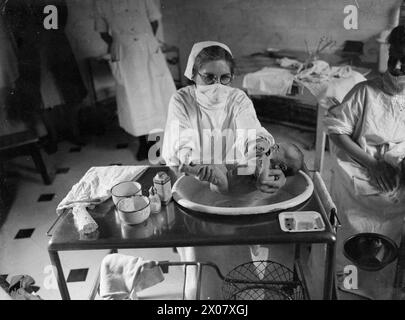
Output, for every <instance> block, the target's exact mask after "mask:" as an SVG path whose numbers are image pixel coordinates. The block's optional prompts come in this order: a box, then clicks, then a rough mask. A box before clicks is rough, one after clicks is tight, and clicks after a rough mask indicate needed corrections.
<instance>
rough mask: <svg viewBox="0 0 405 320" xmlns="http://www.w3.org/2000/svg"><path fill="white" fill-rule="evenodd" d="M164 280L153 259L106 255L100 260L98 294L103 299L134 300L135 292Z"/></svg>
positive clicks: (115, 254) (135, 297) (116, 254)
mask: <svg viewBox="0 0 405 320" xmlns="http://www.w3.org/2000/svg"><path fill="white" fill-rule="evenodd" d="M163 280H164V276H163V273H162V270H161V269H160V267H158V266H157V265H156V262H155V261H146V260H143V259H142V258H138V257H132V256H127V255H122V254H118V253H114V254H109V255H107V256H106V257H105V258H104V259H103V261H102V262H101V269H100V296H101V297H102V298H103V299H105V300H136V299H137V295H136V293H137V292H139V291H141V290H144V289H147V288H150V287H152V286H154V285H156V284H158V283H160V282H162V281H163Z"/></svg>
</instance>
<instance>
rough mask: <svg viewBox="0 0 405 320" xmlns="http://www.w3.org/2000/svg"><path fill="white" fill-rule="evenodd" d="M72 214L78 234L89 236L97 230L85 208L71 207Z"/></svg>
mask: <svg viewBox="0 0 405 320" xmlns="http://www.w3.org/2000/svg"><path fill="white" fill-rule="evenodd" d="M72 213H73V217H74V220H75V223H76V227H77V229H78V230H79V232H80V233H83V234H89V233H93V232H94V231H96V230H97V229H98V225H97V222H96V221H94V219H93V218H92V216H91V215H90V214H89V212H88V211H87V209H86V207H83V206H76V207H73V209H72Z"/></svg>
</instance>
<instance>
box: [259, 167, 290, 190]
mask: <svg viewBox="0 0 405 320" xmlns="http://www.w3.org/2000/svg"><path fill="white" fill-rule="evenodd" d="M286 181H287V179H286V177H285V175H284V173H283V171H281V170H280V169H269V170H268V171H267V174H266V175H264V176H263V175H261V176H260V177H259V179H258V180H257V188H258V189H259V190H260V191H261V192H265V193H276V192H277V191H278V190H279V189H280V188H281V187H282V186H284V184H285V182H286Z"/></svg>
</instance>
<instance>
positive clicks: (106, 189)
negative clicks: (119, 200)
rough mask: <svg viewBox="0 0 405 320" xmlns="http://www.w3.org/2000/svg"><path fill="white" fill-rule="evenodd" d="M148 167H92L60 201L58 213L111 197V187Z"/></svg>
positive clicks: (130, 178)
mask: <svg viewBox="0 0 405 320" xmlns="http://www.w3.org/2000/svg"><path fill="white" fill-rule="evenodd" d="M146 169H147V166H108V167H92V168H90V169H89V170H88V171H87V172H86V174H85V175H84V177H83V178H81V179H80V181H79V182H78V183H76V184H75V185H74V186H73V187H72V189H71V190H70V191H69V193H68V195H67V196H66V197H65V198H64V199H63V200H62V201H61V203H59V205H58V207H57V209H56V213H57V214H58V215H59V214H61V213H62V212H63V211H64V210H65V209H70V208H73V207H74V206H82V207H89V206H93V205H96V204H99V203H101V202H103V201H105V200H107V199H109V198H110V197H111V191H110V190H111V188H112V187H113V186H114V185H115V184H117V183H119V182H122V181H128V180H133V179H135V178H136V177H138V176H139V175H140V174H141V173H143V172H144V171H145V170H146Z"/></svg>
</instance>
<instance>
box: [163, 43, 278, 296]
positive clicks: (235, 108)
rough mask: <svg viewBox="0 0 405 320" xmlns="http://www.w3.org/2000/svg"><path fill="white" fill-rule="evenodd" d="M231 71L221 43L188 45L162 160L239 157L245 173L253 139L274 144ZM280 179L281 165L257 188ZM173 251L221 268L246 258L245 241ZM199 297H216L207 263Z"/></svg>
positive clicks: (234, 160)
mask: <svg viewBox="0 0 405 320" xmlns="http://www.w3.org/2000/svg"><path fill="white" fill-rule="evenodd" d="M233 74H234V60H233V57H232V53H231V51H230V49H229V48H228V47H227V46H226V45H224V44H222V43H219V42H213V41H205V42H200V43H196V44H195V45H194V46H193V48H192V50H191V54H190V56H189V59H188V63H187V68H186V72H185V76H186V77H187V78H188V79H189V80H191V81H193V82H194V84H193V85H190V86H187V87H185V88H182V89H180V90H179V91H177V93H176V94H175V95H173V97H172V98H171V100H170V104H169V113H168V118H167V123H166V129H165V136H164V141H163V149H162V156H163V158H164V160H165V161H166V163H167V164H169V165H180V164H184V163H186V164H188V163H190V162H192V163H203V164H210V165H216V164H224V163H225V164H232V165H233V164H242V163H243V164H246V165H247V166H246V168H248V170H247V172H246V174H248V173H250V172H248V171H249V168H250V167H249V164H250V163H251V162H250V160H251V159H255V157H256V141H257V140H260V141H261V142H265V143H264V144H266V143H267V145H268V146H269V147H270V146H272V145H273V144H274V139H273V137H272V136H271V134H270V133H268V132H267V131H266V130H265V129H264V128H263V127H262V126H261V125H260V122H259V121H258V119H257V116H256V112H255V109H254V107H253V103H252V101H251V100H250V99H249V98H248V97H247V95H246V94H245V93H244V92H243V91H241V90H239V89H236V88H232V87H231V86H230V84H231V81H232V79H233ZM221 142H225V143H221ZM254 163H255V162H254ZM253 169H254V168H253ZM210 175H211V174H210V173H209V172H208V170H207V171H206V172H205V173H202V174H201V175H200V177H199V178H200V179H201V180H205V181H209V179H210V178H211V177H210ZM284 183H285V177H284V174H283V173H282V171H281V170H270V172H269V177H268V178H267V179H264V180H263V181H262V184H261V185H260V186H259V188H260V189H261V190H262V191H264V192H269V193H272V192H276V191H277V190H278V189H279V188H280V187H281V186H283V185H284ZM224 232H225V231H224ZM178 251H179V253H180V256H181V259H182V260H183V261H184V260H186V261H213V262H215V263H216V264H217V265H218V266H219V268H220V269H221V271H222V272H223V273H227V272H229V271H230V270H231V269H232V268H234V267H235V266H237V265H239V264H241V263H244V262H248V261H251V256H250V251H249V248H248V247H247V246H220V247H195V248H194V247H188V248H178ZM195 280H196V278H195V274H192V273H191V272H188V277H187V292H186V296H187V298H191V299H193V298H194V297H195V292H194V288H195ZM201 298H202V299H220V298H221V295H220V281H219V278H218V277H217V276H216V274H215V273H214V272H211V270H208V269H207V270H205V271H204V275H203V280H202V292H201Z"/></svg>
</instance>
